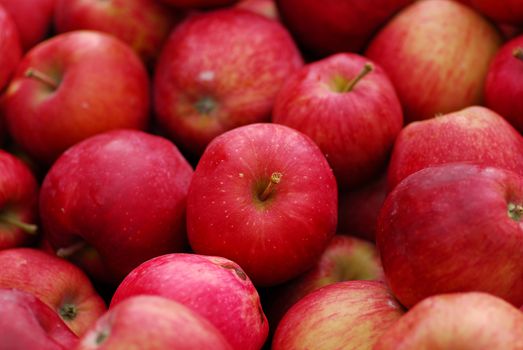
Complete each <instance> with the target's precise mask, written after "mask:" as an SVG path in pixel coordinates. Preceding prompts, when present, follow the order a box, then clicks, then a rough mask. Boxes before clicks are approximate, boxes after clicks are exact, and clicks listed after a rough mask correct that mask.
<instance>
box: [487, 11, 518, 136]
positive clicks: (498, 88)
mask: <svg viewBox="0 0 523 350" xmlns="http://www.w3.org/2000/svg"><path fill="white" fill-rule="evenodd" d="M522 10H523V7H522ZM522 79H523V35H521V36H519V37H517V38H515V39H512V40H511V41H509V42H507V43H506V44H505V45H503V47H502V48H501V49H500V50H499V52H498V53H497V55H496V57H495V58H494V61H492V64H491V65H490V69H489V73H488V75H487V81H486V83H485V104H486V106H487V107H489V108H491V109H492V110H494V111H496V112H498V113H499V114H501V116H503V117H504V118H505V119H506V120H508V121H509V122H510V123H511V124H512V125H513V126H514V127H515V128H516V129H518V130H519V132H520V133H521V132H523V86H521V84H520V82H521V80H522Z"/></svg>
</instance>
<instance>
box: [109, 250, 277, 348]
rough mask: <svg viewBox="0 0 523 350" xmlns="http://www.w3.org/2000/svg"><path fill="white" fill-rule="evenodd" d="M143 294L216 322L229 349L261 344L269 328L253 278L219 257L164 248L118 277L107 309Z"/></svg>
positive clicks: (253, 346) (257, 346)
mask: <svg viewBox="0 0 523 350" xmlns="http://www.w3.org/2000/svg"><path fill="white" fill-rule="evenodd" d="M141 294H149V295H157V296H162V297H166V298H169V299H172V300H174V301H177V302H179V303H181V304H183V305H185V306H187V307H188V308H190V309H191V310H193V311H195V312H196V313H197V314H199V315H201V316H203V317H205V318H206V319H207V320H209V321H210V322H211V323H212V324H213V325H214V326H216V328H218V329H219V330H220V331H221V332H222V333H223V335H224V336H225V338H226V339H227V340H228V342H229V343H230V344H231V346H232V347H233V349H238V350H240V349H241V350H255V349H260V348H261V346H262V345H263V343H264V342H265V339H266V337H267V334H268V331H269V326H268V324H267V319H266V318H265V314H264V313H263V310H262V307H261V304H260V298H259V296H258V292H257V291H256V289H255V288H254V286H253V284H252V282H251V280H250V279H249V277H248V276H247V275H246V274H245V272H243V270H242V269H241V267H240V266H239V265H238V264H236V263H235V262H233V261H231V260H228V259H225V258H222V257H214V256H204V255H198V254H168V255H163V256H159V257H156V258H154V259H151V260H149V261H147V262H145V263H143V264H141V265H140V266H138V267H137V268H136V269H134V270H133V271H132V272H131V273H130V274H129V275H128V276H127V277H126V278H125V279H124V280H123V281H122V283H121V284H120V286H119V287H118V289H117V290H116V292H115V293H114V296H113V299H112V301H111V306H110V310H113V309H114V308H116V307H118V306H119V305H120V304H121V303H123V302H124V301H125V300H126V299H127V298H129V297H132V296H135V295H141Z"/></svg>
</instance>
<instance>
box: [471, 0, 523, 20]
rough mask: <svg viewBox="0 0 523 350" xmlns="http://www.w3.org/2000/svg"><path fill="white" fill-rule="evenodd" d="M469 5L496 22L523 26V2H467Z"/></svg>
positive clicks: (472, 0) (494, 0) (488, 0)
mask: <svg viewBox="0 0 523 350" xmlns="http://www.w3.org/2000/svg"><path fill="white" fill-rule="evenodd" d="M467 2H468V4H470V5H471V6H473V7H474V8H476V9H477V10H478V11H480V12H481V13H483V14H484V15H486V16H488V17H490V18H492V19H493V20H495V21H496V22H499V23H506V24H513V25H519V26H521V25H523V2H522V1H521V0H503V1H499V0H467Z"/></svg>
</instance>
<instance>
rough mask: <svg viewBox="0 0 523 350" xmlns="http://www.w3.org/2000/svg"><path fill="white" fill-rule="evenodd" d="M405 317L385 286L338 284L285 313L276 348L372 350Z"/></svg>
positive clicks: (358, 282)
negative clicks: (381, 337) (377, 341)
mask: <svg viewBox="0 0 523 350" xmlns="http://www.w3.org/2000/svg"><path fill="white" fill-rule="evenodd" d="M402 315H403V310H402V308H401V306H400V305H399V304H398V302H397V301H396V300H395V299H394V297H393V296H392V294H391V293H390V292H389V290H388V289H387V287H386V286H385V284H383V283H380V282H375V281H348V282H338V283H335V284H331V285H329V286H327V287H324V288H321V289H318V290H317V291H315V292H312V293H311V294H309V295H307V296H306V297H304V298H303V299H301V300H300V301H299V302H298V303H296V304H295V305H294V306H293V307H292V308H291V309H290V310H289V311H288V312H287V313H286V314H285V316H284V318H283V319H282V320H281V322H280V324H279V325H278V328H277V329H276V334H275V335H274V339H273V343H272V349H273V350H286V349H293V350H301V349H303V350H305V349H322V350H331V349H332V350H334V349H371V348H372V346H373V344H374V343H375V342H376V340H377V338H378V337H379V336H380V335H381V334H383V333H384V332H385V331H386V330H387V329H388V328H389V327H390V326H391V325H393V324H394V323H395V322H396V321H397V320H398V319H400V317H401V316H402Z"/></svg>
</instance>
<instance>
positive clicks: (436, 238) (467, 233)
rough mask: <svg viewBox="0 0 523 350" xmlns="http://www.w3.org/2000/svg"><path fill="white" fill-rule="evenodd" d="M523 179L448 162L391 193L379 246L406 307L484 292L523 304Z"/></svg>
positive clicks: (382, 218)
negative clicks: (446, 295)
mask: <svg viewBox="0 0 523 350" xmlns="http://www.w3.org/2000/svg"><path fill="white" fill-rule="evenodd" d="M522 218H523V177H522V176H521V175H518V174H516V173H513V172H511V171H508V170H504V169H501V168H494V167H489V166H485V165H474V164H471V163H449V164H443V165H439V166H435V167H429V168H425V169H423V170H420V171H418V172H416V173H414V174H412V175H410V176H408V177H407V178H405V179H404V180H403V181H401V182H400V183H399V184H398V185H397V186H396V187H395V188H394V190H393V191H392V192H391V193H389V195H388V196H387V199H386V200H385V203H384V204H383V207H382V208H381V211H380V216H379V219H378V228H377V236H376V238H377V245H378V248H379V251H380V255H381V261H382V264H383V269H384V271H385V275H386V279H387V281H388V283H389V286H390V288H391V290H392V291H393V293H394V295H395V296H396V297H397V298H398V300H399V301H400V302H401V303H402V304H403V305H405V306H406V307H409V308H410V307H412V306H413V305H415V304H416V303H417V302H419V301H421V300H422V299H424V298H427V297H429V296H432V295H435V294H441V293H451V292H467V291H482V292H488V293H491V294H494V295H496V296H499V297H501V298H503V299H505V300H507V301H509V302H510V303H512V304H514V305H517V306H520V305H522V304H523V279H521V276H522V274H523V245H522V244H521V241H522V240H523V225H522V224H521V220H522Z"/></svg>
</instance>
